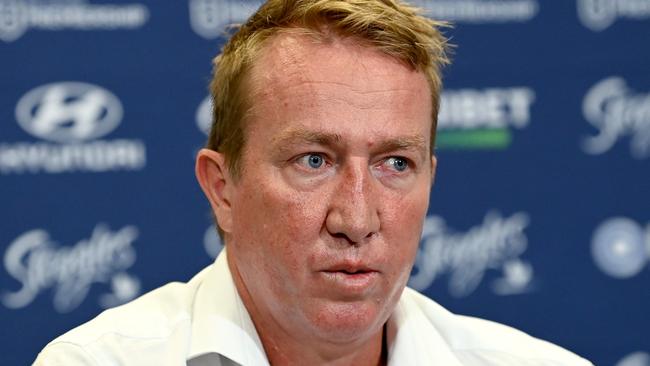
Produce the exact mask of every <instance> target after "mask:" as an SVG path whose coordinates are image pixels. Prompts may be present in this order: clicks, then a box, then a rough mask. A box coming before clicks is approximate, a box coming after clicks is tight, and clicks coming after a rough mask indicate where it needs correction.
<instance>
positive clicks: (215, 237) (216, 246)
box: [203, 225, 223, 259]
mask: <svg viewBox="0 0 650 366" xmlns="http://www.w3.org/2000/svg"><path fill="white" fill-rule="evenodd" d="M203 248H204V249H205V252H206V253H208V255H209V256H210V258H213V259H214V258H217V256H218V255H219V253H221V249H223V243H222V242H221V238H220V237H219V233H218V232H217V227H216V226H215V225H210V227H208V229H207V230H206V231H205V234H204V235H203Z"/></svg>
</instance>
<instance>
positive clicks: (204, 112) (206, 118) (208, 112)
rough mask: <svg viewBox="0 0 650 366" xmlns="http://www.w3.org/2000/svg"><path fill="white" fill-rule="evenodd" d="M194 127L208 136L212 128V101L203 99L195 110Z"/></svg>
mask: <svg viewBox="0 0 650 366" xmlns="http://www.w3.org/2000/svg"><path fill="white" fill-rule="evenodd" d="M196 125H197V126H198V127H199V130H201V132H203V133H204V134H205V135H206V136H208V135H210V128H211V126H212V99H210V96H207V97H205V99H203V101H202V102H201V104H199V107H198V108H197V109H196Z"/></svg>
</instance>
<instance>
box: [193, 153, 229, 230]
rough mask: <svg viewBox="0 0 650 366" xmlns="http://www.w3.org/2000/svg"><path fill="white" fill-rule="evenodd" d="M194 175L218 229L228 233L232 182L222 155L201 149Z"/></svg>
mask: <svg viewBox="0 0 650 366" xmlns="http://www.w3.org/2000/svg"><path fill="white" fill-rule="evenodd" d="M195 173H196V179H197V180H198V181H199V184H200V185H201V189H202V190H203V193H204V194H205V196H206V197H207V199H208V201H210V206H212V212H214V215H215V216H216V217H217V221H218V222H219V227H220V228H221V230H223V231H224V232H227V233H229V232H230V231H231V228H232V207H231V199H232V188H233V180H232V177H231V175H230V171H229V169H228V166H227V165H226V159H225V157H224V155H223V154H221V153H219V152H216V151H214V150H210V149H201V150H200V151H199V153H198V154H197V156H196V166H195Z"/></svg>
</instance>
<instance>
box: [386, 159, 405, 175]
mask: <svg viewBox="0 0 650 366" xmlns="http://www.w3.org/2000/svg"><path fill="white" fill-rule="evenodd" d="M386 163H387V164H388V165H390V166H391V167H392V168H393V169H395V170H397V171H398V172H403V171H405V170H406V169H407V168H408V167H409V163H408V161H406V159H403V158H397V157H393V158H389V159H388V160H386Z"/></svg>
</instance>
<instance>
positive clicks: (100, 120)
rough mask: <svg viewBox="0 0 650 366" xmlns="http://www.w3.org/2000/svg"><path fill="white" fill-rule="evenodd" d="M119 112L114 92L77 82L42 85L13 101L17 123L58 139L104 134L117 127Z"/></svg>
mask: <svg viewBox="0 0 650 366" xmlns="http://www.w3.org/2000/svg"><path fill="white" fill-rule="evenodd" d="M122 114H123V110H122V104H121V103H120V101H119V99H117V97H116V96H115V95H113V94H112V93H111V92H109V91H108V90H106V89H104V88H102V87H99V86H97V85H92V84H87V83H81V82H60V83H52V84H46V85H42V86H40V87H37V88H36V89H33V90H31V91H29V92H28V93H27V94H25V95H24V96H23V97H22V98H21V99H20V100H19V101H18V104H17V105H16V120H17V121H18V124H19V125H20V127H22V128H23V129H24V130H25V131H26V132H28V133H29V134H31V135H32V136H35V137H38V138H41V139H45V140H49V141H54V142H59V143H77V142H83V141H88V140H93V139H97V138H100V137H102V136H105V135H107V134H109V133H110V132H112V131H113V130H114V129H115V128H117V126H118V125H119V124H120V122H121V121H122Z"/></svg>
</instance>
